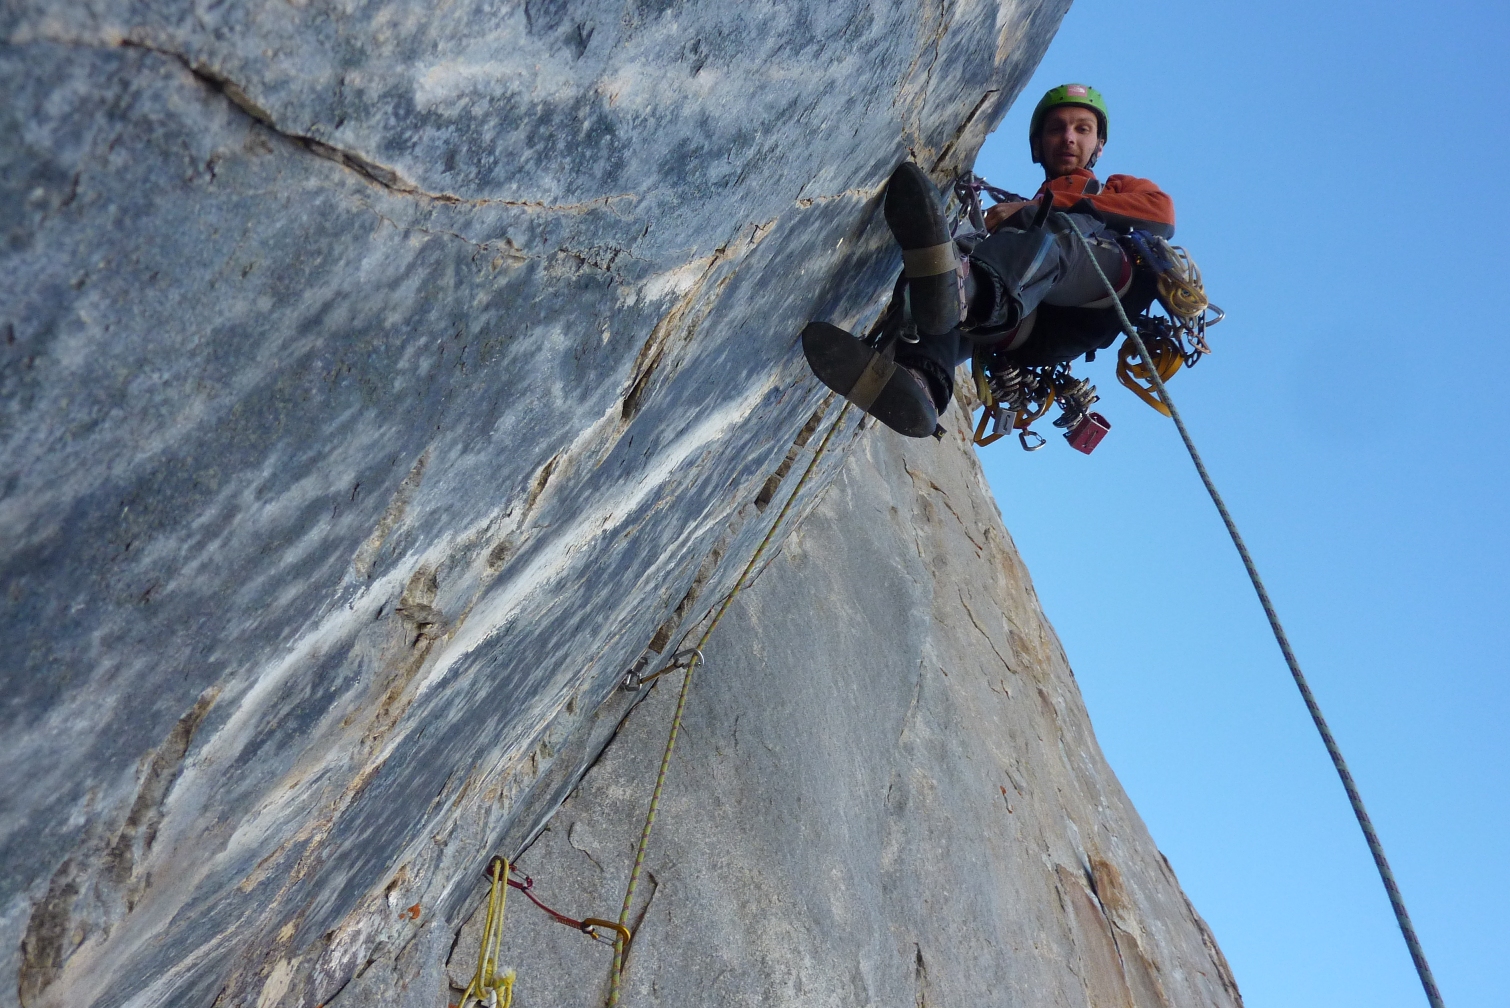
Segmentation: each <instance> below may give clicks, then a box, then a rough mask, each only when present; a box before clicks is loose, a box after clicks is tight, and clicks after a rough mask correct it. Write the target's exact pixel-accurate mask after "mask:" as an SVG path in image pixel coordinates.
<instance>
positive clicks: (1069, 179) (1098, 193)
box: [1038, 168, 1174, 238]
mask: <svg viewBox="0 0 1510 1008" xmlns="http://www.w3.org/2000/svg"><path fill="white" fill-rule="evenodd" d="M1045 190H1051V191H1052V192H1053V193H1054V208H1055V209H1057V210H1065V211H1068V212H1070V213H1083V214H1090V215H1091V216H1092V217H1096V218H1099V219H1100V220H1101V221H1102V222H1104V223H1105V224H1106V226H1107V227H1109V228H1111V229H1112V230H1114V231H1121V230H1124V229H1126V228H1138V229H1140V230H1143V231H1147V232H1149V233H1151V234H1156V235H1158V236H1159V237H1161V238H1173V237H1174V200H1172V199H1170V198H1169V195H1168V194H1167V193H1165V192H1164V191H1163V190H1161V189H1160V188H1159V187H1158V186H1157V185H1155V184H1154V183H1152V182H1150V181H1149V180H1148V179H1140V178H1136V177H1134V176H1132V175H1112V176H1109V177H1108V178H1107V180H1106V185H1104V186H1103V185H1102V184H1101V182H1100V181H1099V180H1098V179H1097V178H1096V176H1095V174H1094V173H1093V172H1091V171H1090V170H1089V169H1087V168H1076V169H1075V170H1074V171H1072V172H1070V173H1069V174H1068V175H1061V176H1059V177H1058V178H1056V179H1049V180H1048V181H1047V182H1045V183H1044V184H1043V185H1041V186H1039V187H1038V195H1039V196H1042V195H1043V193H1044V191H1045Z"/></svg>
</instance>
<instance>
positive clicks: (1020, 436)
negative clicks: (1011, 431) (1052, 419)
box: [1017, 427, 1049, 451]
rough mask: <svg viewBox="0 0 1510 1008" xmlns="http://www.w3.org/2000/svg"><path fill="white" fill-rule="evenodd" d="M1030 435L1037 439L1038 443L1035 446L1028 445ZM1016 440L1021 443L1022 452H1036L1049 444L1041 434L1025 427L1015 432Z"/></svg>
mask: <svg viewBox="0 0 1510 1008" xmlns="http://www.w3.org/2000/svg"><path fill="white" fill-rule="evenodd" d="M1030 434H1031V435H1032V436H1033V437H1036V438H1037V439H1038V443H1037V444H1035V445H1030V444H1028V435H1030ZM1017 440H1018V441H1020V442H1022V450H1023V451H1037V450H1038V449H1040V448H1042V447H1043V446H1044V445H1046V444H1048V443H1049V439H1048V438H1046V437H1044V436H1043V435H1042V434H1040V433H1038V432H1037V431H1036V430H1030V429H1029V428H1027V427H1024V428H1023V429H1022V430H1020V431H1018V432H1017Z"/></svg>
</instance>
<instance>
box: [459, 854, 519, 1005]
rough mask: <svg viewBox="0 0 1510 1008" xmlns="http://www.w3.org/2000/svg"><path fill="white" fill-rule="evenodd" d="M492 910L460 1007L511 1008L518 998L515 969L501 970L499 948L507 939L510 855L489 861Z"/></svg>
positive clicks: (484, 919) (489, 898) (484, 928)
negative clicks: (505, 921)
mask: <svg viewBox="0 0 1510 1008" xmlns="http://www.w3.org/2000/svg"><path fill="white" fill-rule="evenodd" d="M487 874H488V878H490V879H492V882H493V885H492V888H490V889H489V890H488V912H487V916H485V917H484V918H483V922H482V943H481V947H480V948H479V949H478V950H477V972H476V973H474V974H473V975H472V982H471V983H469V984H467V991H466V993H465V994H463V995H462V996H461V1005H460V1008H476V1006H481V1008H509V1005H510V1004H512V1003H513V1000H514V971H513V970H509V971H508V972H506V973H503V974H502V975H500V974H499V973H498V950H499V947H500V946H501V944H502V942H503V903H504V900H505V899H507V898H508V895H509V887H508V886H506V885H504V884H503V882H504V880H505V879H507V878H508V875H509V861H508V858H504V857H495V858H493V860H491V861H489V862H488V872H487Z"/></svg>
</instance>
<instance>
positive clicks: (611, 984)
mask: <svg viewBox="0 0 1510 1008" xmlns="http://www.w3.org/2000/svg"><path fill="white" fill-rule="evenodd" d="M849 407H850V404H849V403H848V402H845V404H844V408H843V409H842V410H840V411H839V416H838V418H837V419H836V420H835V421H834V424H833V426H832V427H830V428H829V429H828V433H827V434H825V435H823V440H822V441H821V442H819V444H818V447H817V449H816V450H814V452H813V457H812V459H811V460H809V462H808V464H807V468H806V469H805V470H804V471H803V473H802V478H801V479H799V480H798V481H797V485H796V486H795V487H793V488H792V495H791V496H790V497H788V498H787V499H786V504H785V505H783V506H782V508H781V513H780V514H778V515H777V516H776V520H775V522H773V523H772V524H771V528H770V531H768V532H767V533H766V534H765V538H764V539H762V540H761V541H760V545H759V546H758V547H756V549H755V554H754V555H753V556H751V557H750V562H749V563H747V564H745V569H744V570H743V571H742V572H740V575H739V580H738V581H735V582H734V588H733V590H732V591H730V592H729V594H728V595H727V596H725V597H724V600H723V604H722V605H720V606H719V607H718V611H717V612H716V613H715V614H714V615H713V621H712V622H711V623H709V624H708V628H707V629H706V630H704V631H703V636H702V639H701V640H699V641H698V642H697V646H696V648H695V650H696V651H697V654H696V655H695V656H694V657H693V658H692V660H691V661H689V662H688V663H687V671H686V672H685V673H683V675H682V691H681V693H680V694H679V695H678V696H677V698H676V713H675V714H673V715H672V717H671V733H670V735H669V737H668V738H667V739H666V751H665V752H664V753H662V754H661V768H660V771H659V772H658V773H657V774H656V775H655V790H654V791H652V792H651V793H650V810H649V811H648V812H647V813H646V815H645V827H644V829H642V830H641V831H640V844H639V847H638V848H637V849H636V850H635V853H634V867H633V868H632V869H630V872H629V885H628V887H627V888H626V889H625V890H624V906H623V908H622V909H620V910H619V926H620V927H623V928H627V927H628V925H629V910H630V907H631V905H632V904H633V903H634V891H635V887H636V886H637V885H639V881H640V870H641V869H642V868H643V867H644V864H645V852H646V851H647V850H649V848H650V831H651V829H652V828H653V827H654V826H655V817H656V813H657V812H658V811H659V810H660V804H661V788H662V787H663V786H664V785H665V783H666V771H667V769H668V768H670V766H671V751H672V750H673V749H674V748H676V737H677V735H678V734H679V733H680V731H681V727H682V714H683V712H684V711H685V710H686V709H687V694H688V692H689V690H690V689H691V687H692V674H693V673H694V672H696V671H697V666H698V665H699V664H700V660H701V658H702V649H703V648H704V647H706V646H707V644H708V640H709V639H710V638H711V637H712V636H713V631H714V630H716V629H717V628H718V623H719V621H720V620H722V619H723V618H724V613H726V612H728V611H729V606H731V605H732V604H733V603H734V599H735V598H737V597H738V596H739V593H740V591H741V590H742V589H743V588H744V587H745V583H746V581H747V580H748V578H749V576H750V573H751V572H752V571H754V570H755V565H756V564H758V563H759V562H760V558H761V556H763V555H764V554H765V551H766V547H767V546H769V545H770V544H771V541H772V540H773V539H774V538H775V537H776V530H777V529H779V528H781V524H782V522H784V521H785V520H786V517H787V515H788V514H789V513H790V512H791V510H792V506H793V505H794V504H796V503H797V496H798V494H800V493H802V488H803V487H804V486H805V485H806V484H807V481H808V478H809V477H810V476H812V475H813V472H814V470H816V469H817V468H818V462H819V460H820V459H822V458H823V453H824V452H826V451H828V445H829V442H830V441H832V440H833V437H834V435H835V434H836V433H838V431H839V428H840V427H843V426H844V419H845V417H846V416H848V415H849ZM624 945H625V943H624V938H623V935H622V933H621V934H620V936H619V938H618V940H617V941H615V942H614V946H613V971H612V972H611V973H610V974H609V977H608V1008H615V1006H616V1005H618V1003H619V998H620V997H621V996H622V995H623V982H624V981H623V974H624V968H625V962H624V956H625V954H626V953H627V952H628V949H626V948H625V947H624ZM463 1008H465V1006H463Z"/></svg>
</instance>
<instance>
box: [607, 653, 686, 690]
mask: <svg viewBox="0 0 1510 1008" xmlns="http://www.w3.org/2000/svg"><path fill="white" fill-rule="evenodd" d="M694 662H695V663H696V664H698V665H705V664H707V661H706V659H704V658H703V653H702V650H701V649H700V648H688V649H687V650H685V651H678V652H677V653H676V654H674V655H672V656H671V661H670V662H668V663H667V664H666V665H663V666H662V667H661V668H659V669H657V670H656V671H654V672H652V673H650V674H649V675H648V676H642V675H640V673H639V669H642V668H644V667H645V666H644V663H643V661H640V662H636V663H635V666H634V668H632V669H630V670H629V671H628V672H625V673H624V681H623V682H622V683H621V684H620V688H621V689H624V690H627V691H629V692H631V693H633V692H635V691H636V690H638V689H639V688H640V687H642V686H644V685H645V684H646V683H648V682H651V681H652V680H655V679H659V678H660V677H661V676H663V675H665V674H666V673H667V672H671V671H674V670H675V669H679V668H691V667H692V665H693V663H694Z"/></svg>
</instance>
